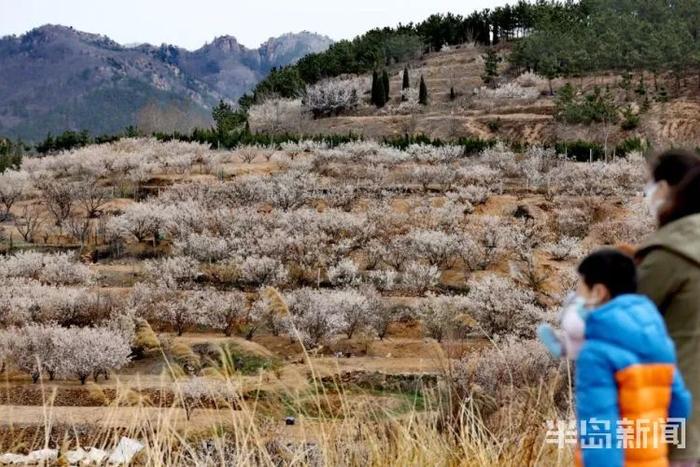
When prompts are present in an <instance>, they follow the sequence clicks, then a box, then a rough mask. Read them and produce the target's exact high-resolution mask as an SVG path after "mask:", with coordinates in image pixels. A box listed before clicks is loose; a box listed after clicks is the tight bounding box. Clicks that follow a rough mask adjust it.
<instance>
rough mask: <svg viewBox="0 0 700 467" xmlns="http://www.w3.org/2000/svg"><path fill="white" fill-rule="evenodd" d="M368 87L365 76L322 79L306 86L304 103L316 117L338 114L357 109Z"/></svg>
mask: <svg viewBox="0 0 700 467" xmlns="http://www.w3.org/2000/svg"><path fill="white" fill-rule="evenodd" d="M368 87H369V86H368V83H367V81H366V80H365V79H363V78H357V79H329V80H324V81H320V82H318V83H316V84H314V85H312V86H309V87H307V88H306V96H305V98H304V105H305V106H306V107H307V108H308V109H309V110H310V111H311V113H312V114H313V116H314V117H315V118H319V117H327V116H332V115H338V114H340V113H342V112H345V111H348V110H353V109H355V108H356V107H357V106H358V104H359V103H360V96H362V95H363V94H364V92H365V91H366V90H367V89H368Z"/></svg>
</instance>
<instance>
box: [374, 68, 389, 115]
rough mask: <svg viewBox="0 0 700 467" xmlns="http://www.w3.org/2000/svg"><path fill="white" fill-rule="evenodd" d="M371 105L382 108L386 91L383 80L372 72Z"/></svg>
mask: <svg viewBox="0 0 700 467" xmlns="http://www.w3.org/2000/svg"><path fill="white" fill-rule="evenodd" d="M372 104H374V105H375V106H377V107H384V104H386V91H385V90H384V78H383V76H379V73H377V72H376V71H374V73H373V74H372Z"/></svg>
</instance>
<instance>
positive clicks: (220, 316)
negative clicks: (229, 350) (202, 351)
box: [201, 290, 249, 336]
mask: <svg viewBox="0 0 700 467" xmlns="http://www.w3.org/2000/svg"><path fill="white" fill-rule="evenodd" d="M201 305H202V307H203V320H204V322H205V323H206V325H207V326H210V327H212V328H214V329H218V330H220V331H222V332H223V333H224V334H225V335H226V336H230V335H231V334H233V332H234V331H235V330H236V328H237V327H242V326H244V325H245V324H247V323H246V321H247V319H248V316H249V307H248V304H247V299H246V297H245V295H244V294H243V293H241V292H233V293H220V292H215V291H212V290H209V291H206V292H204V293H203V295H202V297H201Z"/></svg>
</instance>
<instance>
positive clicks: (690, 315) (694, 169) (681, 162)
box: [636, 151, 700, 466]
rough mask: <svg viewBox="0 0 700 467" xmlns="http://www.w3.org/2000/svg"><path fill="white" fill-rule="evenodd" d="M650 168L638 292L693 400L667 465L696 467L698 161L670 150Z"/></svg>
mask: <svg viewBox="0 0 700 467" xmlns="http://www.w3.org/2000/svg"><path fill="white" fill-rule="evenodd" d="M651 169H652V170H651V172H652V181H651V182H650V184H649V185H647V188H646V189H645V198H646V202H647V204H648V206H649V209H650V210H651V212H652V213H653V214H654V215H655V216H656V218H657V220H658V222H659V229H658V230H657V231H656V232H654V233H653V234H652V235H651V236H650V238H649V239H647V241H646V242H645V243H644V244H643V245H642V246H641V247H640V248H639V250H638V251H637V254H636V256H637V260H638V261H639V292H640V293H642V294H645V295H647V296H648V297H649V298H651V299H652V300H653V301H654V302H655V303H656V305H657V307H658V308H659V310H660V311H661V313H662V314H663V316H664V320H665V321H666V326H667V327H668V331H669V334H670V336H671V338H672V339H673V340H674V342H675V344H676V351H677V356H678V366H679V368H680V370H681V373H682V375H683V377H684V379H685V382H686V385H687V387H688V389H689V390H690V392H691V393H692V394H693V396H694V400H695V404H693V411H692V414H691V417H690V419H689V421H688V423H687V425H686V440H685V441H686V443H685V448H680V447H677V446H671V447H670V460H671V465H672V466H691V465H692V466H695V465H697V462H698V460H700V402H699V401H700V158H698V157H697V156H695V155H694V154H692V153H689V152H683V151H668V152H666V153H663V154H661V155H660V156H659V157H658V158H657V159H656V161H654V163H653V164H652V167H651Z"/></svg>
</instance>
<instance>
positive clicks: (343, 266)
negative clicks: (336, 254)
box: [328, 258, 360, 287]
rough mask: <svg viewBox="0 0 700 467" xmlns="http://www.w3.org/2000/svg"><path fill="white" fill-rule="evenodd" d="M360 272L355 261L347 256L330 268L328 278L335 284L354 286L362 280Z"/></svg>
mask: <svg viewBox="0 0 700 467" xmlns="http://www.w3.org/2000/svg"><path fill="white" fill-rule="evenodd" d="M358 274H359V269H358V267H357V265H356V264H355V262H354V261H353V260H351V259H349V258H345V259H343V260H341V261H340V262H339V263H338V264H336V265H335V266H331V267H330V268H329V269H328V280H329V281H330V282H331V284H333V285H335V286H340V287H347V286H353V285H357V284H358V283H359V282H360V277H359V275H358Z"/></svg>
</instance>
